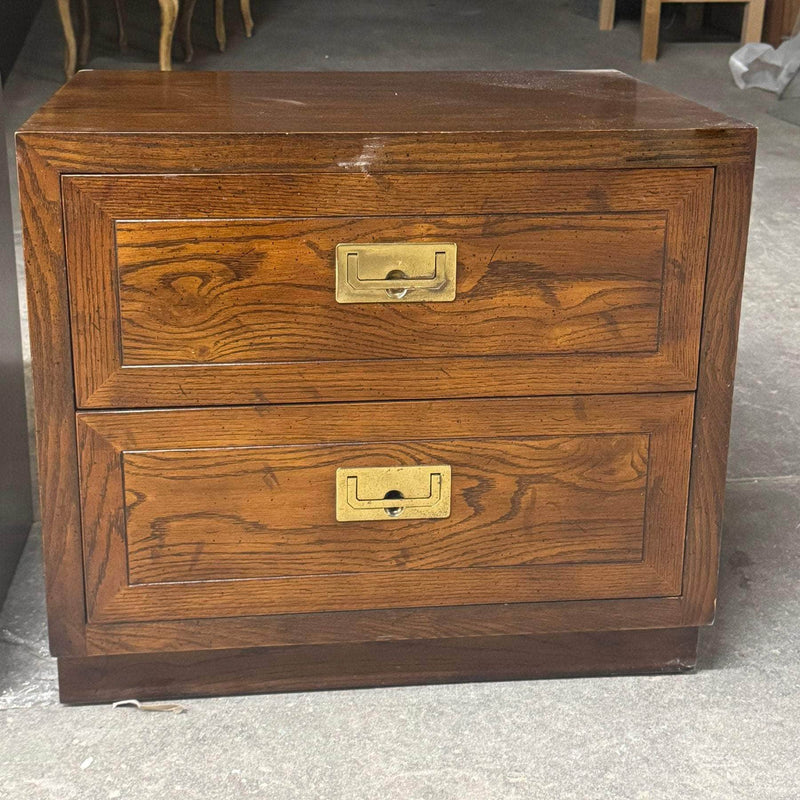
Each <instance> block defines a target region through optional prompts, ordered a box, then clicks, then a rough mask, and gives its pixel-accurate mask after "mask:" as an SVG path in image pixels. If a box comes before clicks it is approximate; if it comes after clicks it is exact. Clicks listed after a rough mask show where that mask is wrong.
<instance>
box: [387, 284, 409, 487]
mask: <svg viewBox="0 0 800 800" xmlns="http://www.w3.org/2000/svg"><path fill="white" fill-rule="evenodd" d="M405 278H408V275H406V274H405V272H403V271H402V270H400V269H393V270H392V271H391V272H389V273H387V275H386V280H387V281H402V280H403V279H405ZM386 294H388V295H389V297H393V298H394V299H395V300H400V299H401V298H403V297H405V296H406V295H407V294H408V289H387V290H386ZM402 496H403V495H400V497H402Z"/></svg>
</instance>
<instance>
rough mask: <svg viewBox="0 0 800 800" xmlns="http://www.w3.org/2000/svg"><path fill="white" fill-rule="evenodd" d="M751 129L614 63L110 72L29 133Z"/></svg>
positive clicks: (35, 120)
mask: <svg viewBox="0 0 800 800" xmlns="http://www.w3.org/2000/svg"><path fill="white" fill-rule="evenodd" d="M198 109H202V111H198ZM742 125H743V123H741V122H739V121H738V120H735V119H731V118H730V117H726V116H724V115H723V114H720V113H718V112H714V111H711V110H710V109H708V108H705V107H704V106H701V105H698V104H697V103H693V102H692V101H690V100H686V99H685V98H682V97H678V96H676V95H674V94H670V93H669V92H666V91H664V90H662V89H658V88H656V87H655V86H649V85H648V84H646V83H642V82H640V81H638V80H636V79H635V78H632V77H630V76H629V75H625V74H623V73H621V72H618V71H616V70H595V71H566V72H565V71H539V72H377V73H376V72H182V73H178V74H176V75H174V76H172V75H170V76H166V77H165V76H163V75H158V74H157V73H153V72H149V73H147V74H145V75H135V76H131V74H130V73H129V72H120V71H111V70H109V71H107V70H103V71H102V74H90V73H83V74H81V75H77V76H76V77H75V79H73V80H72V81H70V83H69V84H67V86H65V87H63V88H62V89H61V90H60V91H59V92H57V93H56V94H55V95H54V96H53V97H52V98H51V99H50V101H49V102H48V103H47V104H46V105H45V106H44V107H43V108H41V109H40V110H39V111H37V112H36V113H35V114H34V115H33V116H32V117H31V119H30V120H28V122H27V123H26V124H25V126H24V130H25V131H45V132H46V131H55V132H65V131H69V132H97V133H114V132H129V133H135V132H142V133H147V132H152V131H164V132H167V133H175V134H181V135H183V134H187V133H192V132H195V133H224V134H232V133H259V134H270V133H279V134H284V135H285V134H292V135H302V134H307V133H328V134H330V133H352V132H365V133H370V134H390V133H419V132H430V131H435V132H437V133H452V132H457V133H470V132H482V133H492V134H494V133H496V132H498V131H499V132H509V131H529V132H535V131H554V132H561V133H563V132H564V131H569V132H570V133H574V132H580V131H610V132H614V133H615V134H616V133H618V132H619V131H637V130H650V131H657V132H658V133H660V134H663V133H664V131H681V130H692V131H697V130H706V129H710V130H718V129H720V128H722V129H724V128H736V127H740V126H742Z"/></svg>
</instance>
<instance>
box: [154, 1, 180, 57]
mask: <svg viewBox="0 0 800 800" xmlns="http://www.w3.org/2000/svg"><path fill="white" fill-rule="evenodd" d="M158 4H159V5H160V6H161V39H160V41H159V48H158V62H159V66H160V67H161V71H162V72H169V71H170V70H171V69H172V37H173V36H174V35H175V23H176V21H177V19H178V0H158Z"/></svg>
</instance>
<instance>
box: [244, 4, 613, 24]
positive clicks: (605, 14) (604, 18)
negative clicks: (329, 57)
mask: <svg viewBox="0 0 800 800" xmlns="http://www.w3.org/2000/svg"><path fill="white" fill-rule="evenodd" d="M242 2H244V0H242ZM616 6H617V0H600V30H601V31H610V30H612V28H613V27H614V12H615V11H616Z"/></svg>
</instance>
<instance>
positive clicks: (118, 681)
mask: <svg viewBox="0 0 800 800" xmlns="http://www.w3.org/2000/svg"><path fill="white" fill-rule="evenodd" d="M754 149H755V131H754V129H753V128H751V127H749V126H747V125H744V124H742V123H739V122H736V121H735V120H731V119H728V118H726V117H723V116H721V115H720V114H717V113H715V112H712V111H709V110H708V109H705V108H702V107H700V106H697V105H695V104H693V103H690V102H688V101H686V100H683V99H680V98H677V97H674V96H672V95H669V94H667V93H665V92H662V91H659V90H657V89H654V88H652V87H649V86H647V85H645V84H642V83H639V82H637V81H635V80H633V79H632V78H629V77H627V76H625V75H622V74H621V73H618V72H613V71H600V72H549V73H548V72H541V73H517V74H511V73H427V74H426V73H379V74H359V73H343V74H336V73H320V74H314V73H253V74H236V73H220V74H212V73H181V74H174V75H169V74H156V73H139V72H137V73H113V72H94V73H81V74H79V75H78V76H77V77H76V78H75V79H74V80H73V81H72V82H71V83H70V84H69V85H68V86H67V87H65V88H64V89H62V90H61V91H60V92H59V93H57V94H56V95H55V96H54V97H53V99H52V100H50V101H49V102H48V103H47V105H46V106H45V107H44V108H43V109H41V110H40V111H39V112H37V114H35V115H34V116H33V117H32V119H31V120H30V121H29V122H28V123H27V124H26V125H25V127H24V128H23V130H22V132H21V133H20V134H19V135H18V153H19V169H20V188H21V192H22V208H23V218H24V222H25V246H26V258H27V264H28V281H29V292H30V315H31V324H32V338H33V348H34V366H35V381H36V397H37V427H38V434H39V438H38V446H39V461H40V469H41V483H42V505H43V524H44V533H45V552H46V561H47V565H46V566H47V570H46V573H47V587H48V605H49V613H50V635H51V646H52V650H53V653H54V654H55V655H57V656H58V658H59V672H60V679H61V696H62V699H63V700H64V701H67V702H83V701H104V700H111V699H119V698H120V697H123V696H136V697H139V698H145V697H162V696H175V695H191V694H208V693H218V692H245V691H268V690H281V689H305V688H316V687H345V686H365V685H381V684H399V683H413V682H423V681H449V680H478V679H495V678H519V677H531V676H544V675H554V674H558V675H573V674H590V673H617V672H638V671H679V670H683V669H688V668H691V666H692V665H693V663H694V654H695V646H696V637H697V628H698V626H701V625H705V624H708V623H709V622H711V621H712V619H713V615H714V605H715V593H716V572H717V559H718V552H719V532H720V516H721V509H722V498H723V491H724V480H725V459H726V450H727V437H728V423H729V414H730V403H731V392H732V380H733V369H734V363H735V351H736V329H737V320H738V311H739V301H740V290H741V283H742V272H743V266H744V252H745V243H746V239H747V219H748V211H749V198H750V188H751V179H752V170H753V155H754Z"/></svg>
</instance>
